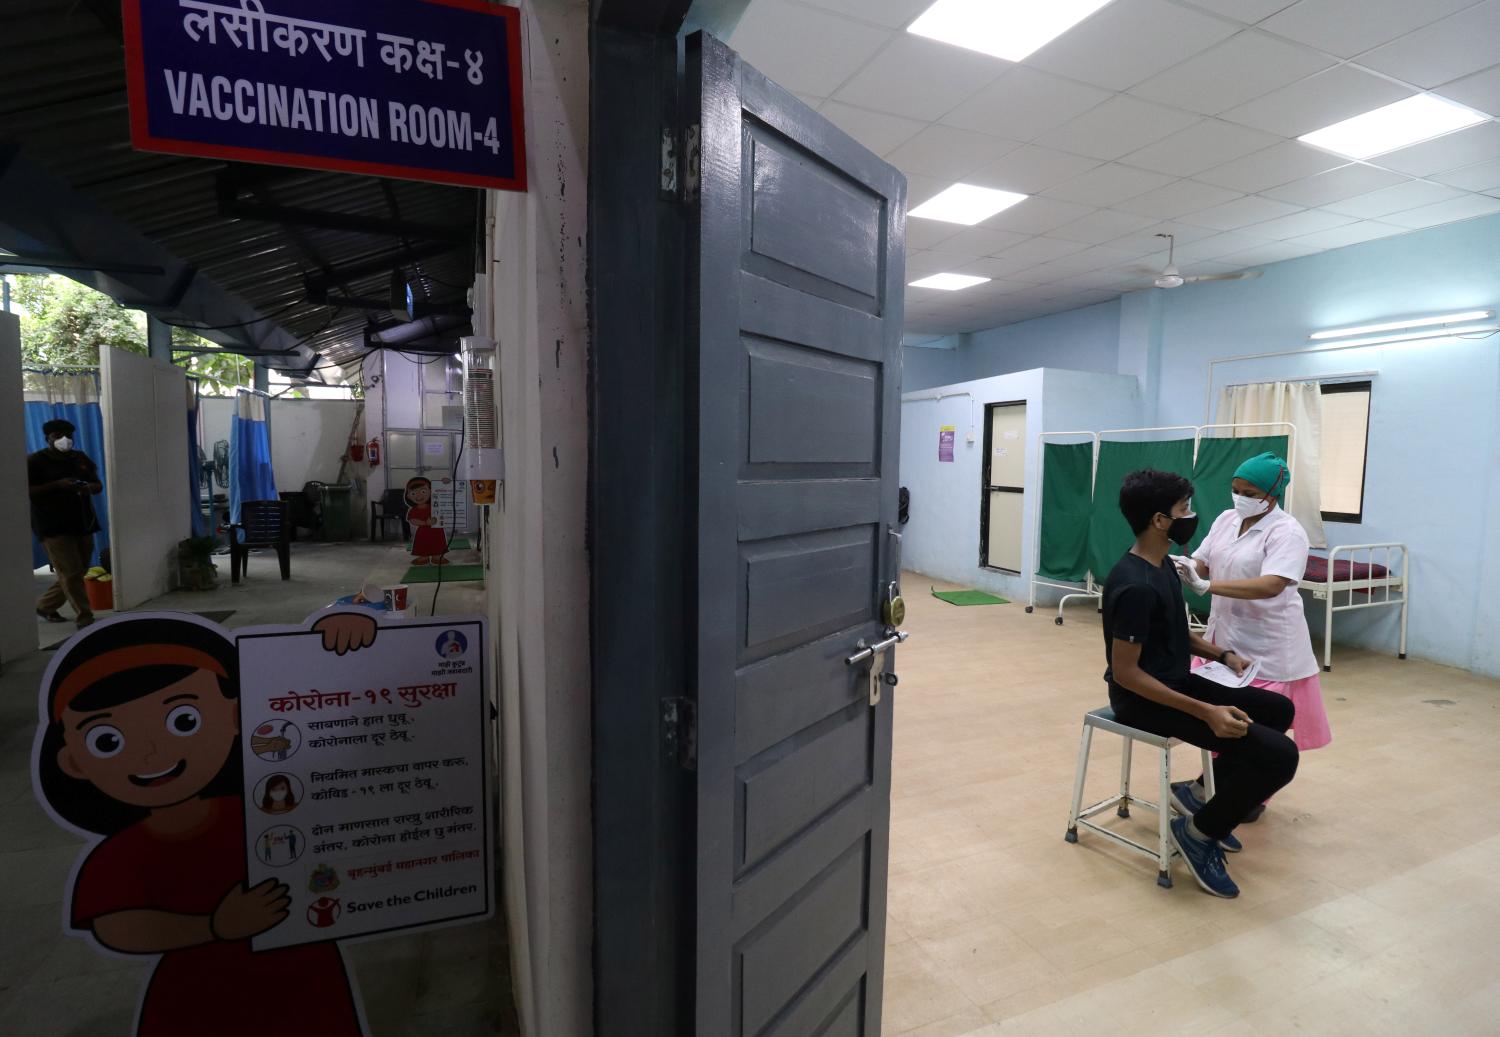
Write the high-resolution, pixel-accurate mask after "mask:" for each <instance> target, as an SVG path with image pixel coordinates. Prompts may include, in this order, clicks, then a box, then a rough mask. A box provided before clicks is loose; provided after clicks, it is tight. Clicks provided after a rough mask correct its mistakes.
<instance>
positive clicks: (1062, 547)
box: [1036, 442, 1094, 583]
mask: <svg viewBox="0 0 1500 1037" xmlns="http://www.w3.org/2000/svg"><path fill="white" fill-rule="evenodd" d="M1093 480H1094V444H1093V443H1092V442H1089V443H1045V444H1043V446H1042V522H1041V545H1040V557H1039V559H1038V563H1037V571H1036V575H1037V578H1038V579H1042V580H1058V581H1060V582H1063V583H1082V582H1083V581H1084V580H1085V579H1086V578H1087V577H1088V568H1089V562H1088V545H1089V515H1090V513H1091V511H1092V510H1093Z"/></svg>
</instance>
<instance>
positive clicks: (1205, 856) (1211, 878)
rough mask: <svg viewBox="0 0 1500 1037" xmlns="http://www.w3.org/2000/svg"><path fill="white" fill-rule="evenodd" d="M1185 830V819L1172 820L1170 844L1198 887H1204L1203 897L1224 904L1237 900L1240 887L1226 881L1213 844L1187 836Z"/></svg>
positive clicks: (1220, 854)
mask: <svg viewBox="0 0 1500 1037" xmlns="http://www.w3.org/2000/svg"><path fill="white" fill-rule="evenodd" d="M1187 826H1188V819H1187V818H1185V817H1174V818H1172V842H1173V843H1175V844H1176V846H1177V852H1178V853H1180V854H1182V859H1183V860H1184V861H1186V862H1187V866H1188V868H1189V870H1191V871H1192V873H1193V878H1195V879H1197V880H1198V885H1199V886H1202V887H1203V891H1204V892H1205V893H1212V894H1213V895H1214V896H1216V897H1223V898H1224V899H1226V900H1233V899H1234V898H1235V897H1237V896H1239V895H1240V887H1238V886H1236V885H1235V884H1234V880H1233V879H1232V878H1230V877H1229V869H1228V868H1226V867H1225V866H1224V851H1222V850H1220V849H1219V847H1218V846H1217V845H1216V844H1214V843H1209V842H1203V841H1202V840H1200V839H1195V838H1193V837H1192V836H1191V835H1189V834H1188V831H1187Z"/></svg>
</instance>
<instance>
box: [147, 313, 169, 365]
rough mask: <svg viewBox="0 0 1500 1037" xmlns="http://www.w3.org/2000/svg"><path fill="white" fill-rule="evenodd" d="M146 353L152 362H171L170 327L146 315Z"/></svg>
mask: <svg viewBox="0 0 1500 1037" xmlns="http://www.w3.org/2000/svg"><path fill="white" fill-rule="evenodd" d="M146 352H147V353H149V354H150V355H151V359H152V360H163V361H166V362H167V363H169V364H170V363H171V362H172V326H171V325H170V324H167V323H166V322H165V321H162V320H159V319H157V318H156V317H153V316H152V315H151V314H149V313H148V314H146Z"/></svg>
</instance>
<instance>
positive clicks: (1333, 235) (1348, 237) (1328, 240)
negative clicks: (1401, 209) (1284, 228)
mask: <svg viewBox="0 0 1500 1037" xmlns="http://www.w3.org/2000/svg"><path fill="white" fill-rule="evenodd" d="M1406 232H1407V230H1406V228H1405V227H1393V226H1391V225H1390V224H1388V223H1376V222H1375V221H1374V220H1362V221H1360V222H1359V223H1349V224H1345V225H1344V226H1342V227H1334V228H1333V229H1332V230H1320V231H1318V232H1317V233H1315V234H1304V235H1302V236H1301V237H1297V238H1292V239H1291V241H1292V244H1294V245H1311V246H1313V247H1314V248H1343V247H1344V246H1346V245H1358V244H1359V243H1360V242H1362V241H1374V240H1375V239H1376V238H1388V237H1390V236H1392V235H1393V234H1405V233H1406Z"/></svg>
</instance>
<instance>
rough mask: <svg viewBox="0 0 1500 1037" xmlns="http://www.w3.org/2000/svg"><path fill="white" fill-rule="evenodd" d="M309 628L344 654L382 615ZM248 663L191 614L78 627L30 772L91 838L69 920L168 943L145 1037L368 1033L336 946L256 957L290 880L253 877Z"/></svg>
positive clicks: (58, 666) (125, 943) (113, 942)
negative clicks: (241, 664) (243, 690)
mask: <svg viewBox="0 0 1500 1037" xmlns="http://www.w3.org/2000/svg"><path fill="white" fill-rule="evenodd" d="M312 629H313V630H314V631H316V632H318V633H321V634H322V635H323V645H324V647H325V648H326V649H328V650H329V651H336V652H338V653H339V654H340V655H342V654H343V653H344V652H346V651H350V650H354V649H357V648H360V647H363V646H365V645H368V644H371V643H372V642H373V641H374V638H375V631H376V625H375V621H374V619H372V618H370V617H369V616H365V615H354V614H348V613H335V614H330V615H325V616H323V617H321V618H320V619H318V620H317V621H316V622H315V623H314V624H313V627H312ZM238 699H239V683H238V661H237V655H236V648H235V643H234V640H233V638H232V637H231V635H230V634H229V633H228V632H226V631H225V630H223V629H222V628H220V627H218V626H217V625H215V624H213V623H209V622H207V621H205V620H201V619H199V618H197V617H195V616H191V615H166V614H161V613H156V614H149V613H146V614H135V615H129V614H127V615H123V616H119V617H117V618H113V619H109V620H105V621H104V622H102V623H98V624H95V625H94V626H92V627H90V628H89V629H88V630H86V631H83V632H81V633H79V634H78V635H77V636H76V637H74V638H73V639H72V640H70V641H69V642H68V643H67V644H66V645H65V646H64V647H63V648H62V649H61V650H60V651H59V652H58V654H57V657H56V658H55V659H54V660H53V661H52V664H51V666H49V667H48V669H47V673H46V676H45V678H44V679H43V682H42V688H41V695H40V697H39V702H38V706H39V712H40V723H39V724H38V727H37V737H36V741H35V743H34V746H33V752H32V784H33V787H34V789H35V791H36V796H37V799H38V800H39V801H40V802H41V803H42V805H43V806H44V807H45V808H46V810H47V812H48V813H49V814H50V815H51V816H52V819H53V820H54V821H56V822H57V823H58V824H59V825H62V826H63V827H65V828H68V829H70V830H72V831H74V832H77V833H78V834H80V835H82V836H84V837H85V838H87V839H89V840H90V843H89V845H88V846H87V847H86V848H85V850H84V852H83V853H82V854H81V855H80V856H79V859H78V862H77V863H76V864H75V865H74V869H73V875H72V877H71V878H70V880H69V883H68V896H67V899H66V901H65V908H64V911H65V914H64V921H63V925H64V929H65V930H67V931H69V932H71V933H73V934H75V935H86V936H89V937H90V938H92V940H93V941H94V942H95V943H96V945H97V946H98V947H100V948H103V949H105V950H107V951H114V952H117V953H120V954H129V955H138V954H150V955H158V956H159V957H158V958H157V962H156V968H155V969H154V970H153V971H152V974H151V978H150V981H149V982H148V983H147V986H146V990H145V993H144V995H143V997H142V999H141V1005H140V1008H139V1010H138V1011H137V1015H136V1027H135V1033H136V1034H137V1037H182V1035H185V1034H210V1033H211V1034H214V1035H215V1037H263V1035H264V1033H265V1032H266V1025H265V1015H264V1013H265V1011H266V1009H267V1007H268V1005H267V1004H266V1003H265V999H266V998H268V997H269V998H272V999H274V1002H275V1012H274V1014H275V1018H276V1020H277V1022H276V1025H275V1026H274V1028H273V1029H274V1030H275V1032H276V1033H277V1034H278V1035H280V1037H313V1035H317V1037H358V1035H361V1034H363V1033H364V1032H365V1031H364V1026H363V1021H362V1019H361V1012H360V1008H359V1002H358V998H357V997H356V995H355V993H354V990H353V987H352V984H351V981H350V978H349V973H348V969H347V968H346V967H345V963H344V959H343V954H342V952H341V950H340V949H339V946H338V944H337V943H320V944H307V945H302V946H296V947H286V948H281V949H277V950H271V951H262V952H259V953H252V952H251V949H250V938H251V937H252V936H256V935H258V934H260V933H263V932H266V931H267V930H269V929H272V928H274V927H275V926H276V925H277V924H279V923H280V922H281V921H282V919H284V918H286V916H287V906H288V904H289V897H288V892H289V891H288V888H287V886H285V885H283V884H282V883H279V882H276V881H275V880H269V879H268V880H267V881H265V882H262V883H261V884H260V885H258V886H255V887H253V888H246V884H245V878H246V873H245V833H244V819H243V814H244V811H245V809H246V803H245V791H244V789H243V788H242V782H241V776H240V775H241V769H240V751H241V749H240V718H239V702H238Z"/></svg>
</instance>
